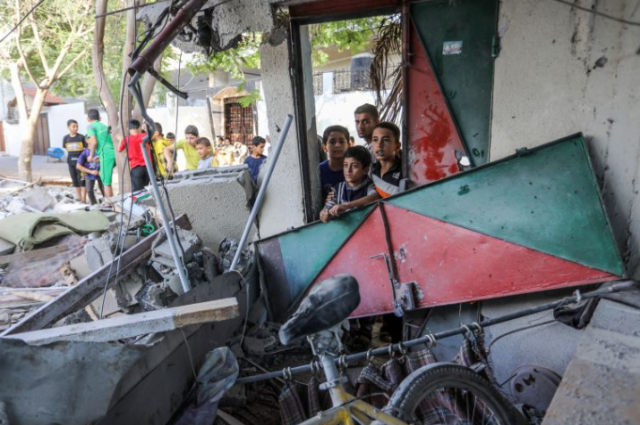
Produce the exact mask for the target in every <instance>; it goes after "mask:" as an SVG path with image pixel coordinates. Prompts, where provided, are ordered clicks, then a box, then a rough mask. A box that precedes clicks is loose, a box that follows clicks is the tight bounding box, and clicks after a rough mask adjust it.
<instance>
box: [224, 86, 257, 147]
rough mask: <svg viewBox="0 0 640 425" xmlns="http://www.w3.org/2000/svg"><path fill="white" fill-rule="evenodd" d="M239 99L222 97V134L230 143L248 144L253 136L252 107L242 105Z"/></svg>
mask: <svg viewBox="0 0 640 425" xmlns="http://www.w3.org/2000/svg"><path fill="white" fill-rule="evenodd" d="M239 99H240V98H239V97H227V98H225V99H224V127H225V128H224V129H225V132H224V134H225V136H226V137H228V138H229V139H231V143H235V142H241V143H244V144H249V143H250V142H251V140H252V139H253V136H254V134H253V121H254V120H253V109H252V108H251V106H242V105H241V104H240V102H239Z"/></svg>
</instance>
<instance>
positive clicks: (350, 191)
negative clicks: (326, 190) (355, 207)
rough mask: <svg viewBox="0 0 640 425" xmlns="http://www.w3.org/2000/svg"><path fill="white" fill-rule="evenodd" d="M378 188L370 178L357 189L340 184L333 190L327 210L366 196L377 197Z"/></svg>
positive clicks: (344, 183) (326, 206)
mask: <svg viewBox="0 0 640 425" xmlns="http://www.w3.org/2000/svg"><path fill="white" fill-rule="evenodd" d="M375 194H376V187H375V186H374V184H373V182H372V181H371V179H370V178H369V177H367V178H365V179H364V180H363V181H362V183H360V184H359V185H358V186H356V187H351V186H349V183H347V182H340V183H338V184H337V185H335V186H334V188H333V197H331V199H327V203H326V204H325V208H326V209H331V207H333V206H334V205H342V204H346V203H347V202H352V201H356V200H358V199H361V198H364V197H365V196H370V195H375Z"/></svg>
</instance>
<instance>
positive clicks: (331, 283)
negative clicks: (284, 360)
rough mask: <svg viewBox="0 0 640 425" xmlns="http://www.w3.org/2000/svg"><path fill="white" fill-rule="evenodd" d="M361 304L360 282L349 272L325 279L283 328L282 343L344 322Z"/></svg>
mask: <svg viewBox="0 0 640 425" xmlns="http://www.w3.org/2000/svg"><path fill="white" fill-rule="evenodd" d="M358 304H360V289H359V287H358V281H357V280H356V279H355V278H354V277H353V276H350V275H348V274H340V275H337V276H333V277H330V278H329V279H326V280H323V281H322V282H320V283H318V284H317V285H315V286H314V287H313V289H312V290H311V291H310V292H309V295H307V296H306V297H305V298H304V299H303V300H302V302H301V303H300V306H299V307H298V310H296V312H295V313H294V314H293V315H292V316H291V317H290V318H289V320H287V322H286V323H285V324H284V325H283V326H282V327H281V328H280V333H279V335H280V342H282V344H284V345H288V344H289V343H290V342H291V341H293V340H296V339H298V338H301V337H305V336H307V335H312V334H315V333H318V332H321V331H324V330H327V329H330V328H332V327H333V326H335V325H337V324H339V323H341V322H342V321H343V320H345V319H346V318H347V317H349V315H350V314H351V313H352V312H353V311H354V310H355V309H356V308H357V307H358Z"/></svg>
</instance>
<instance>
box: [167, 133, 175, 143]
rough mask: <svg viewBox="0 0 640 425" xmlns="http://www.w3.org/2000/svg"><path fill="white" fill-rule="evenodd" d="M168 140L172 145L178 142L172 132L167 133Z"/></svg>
mask: <svg viewBox="0 0 640 425" xmlns="http://www.w3.org/2000/svg"><path fill="white" fill-rule="evenodd" d="M167 140H168V141H169V142H171V143H172V144H173V143H175V142H176V135H175V134H173V133H172V132H168V133H167Z"/></svg>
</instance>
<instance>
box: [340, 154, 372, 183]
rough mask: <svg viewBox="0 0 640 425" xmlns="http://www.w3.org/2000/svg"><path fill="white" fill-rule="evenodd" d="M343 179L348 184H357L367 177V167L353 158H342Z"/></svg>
mask: <svg viewBox="0 0 640 425" xmlns="http://www.w3.org/2000/svg"><path fill="white" fill-rule="evenodd" d="M343 170H344V179H345V180H346V182H347V183H349V185H350V186H357V185H359V184H360V183H362V181H363V180H364V179H365V177H367V174H368V173H369V167H367V168H364V167H363V166H362V162H360V161H358V160H357V159H355V158H345V159H344V166H343Z"/></svg>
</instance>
